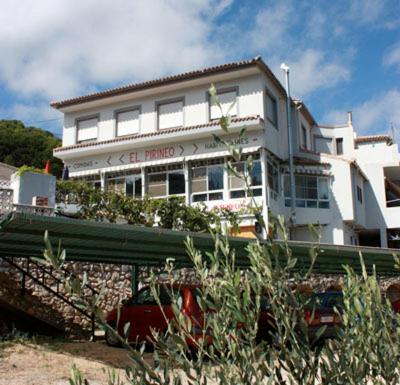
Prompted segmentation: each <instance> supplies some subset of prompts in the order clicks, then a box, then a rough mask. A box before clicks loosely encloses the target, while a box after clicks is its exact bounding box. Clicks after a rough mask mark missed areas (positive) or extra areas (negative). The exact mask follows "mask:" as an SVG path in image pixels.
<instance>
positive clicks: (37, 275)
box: [0, 257, 98, 338]
mask: <svg viewBox="0 0 400 385" xmlns="http://www.w3.org/2000/svg"><path fill="white" fill-rule="evenodd" d="M2 259H3V260H4V261H5V262H6V263H7V264H8V265H9V266H10V267H11V268H14V269H16V270H17V271H18V272H19V273H20V275H21V281H20V283H17V282H16V281H14V280H12V279H10V278H9V279H8V285H4V284H2V281H0V305H1V303H2V302H3V303H4V302H6V303H8V305H10V306H14V307H15V306H16V305H19V306H17V308H18V309H19V310H21V311H24V309H26V307H27V306H26V304H25V305H23V306H21V302H26V300H27V301H28V302H29V301H30V300H31V301H33V302H35V303H37V302H38V301H39V302H41V303H42V305H43V306H45V307H47V308H49V307H50V309H51V311H50V312H49V311H48V309H47V311H45V312H44V313H43V311H41V312H39V313H40V314H39V315H38V317H39V319H41V321H44V322H50V324H52V326H54V327H56V328H58V329H60V327H62V328H63V329H64V330H65V328H66V327H67V325H65V317H64V316H63V315H62V314H61V312H60V311H57V310H55V309H54V306H49V305H48V304H45V303H43V302H44V301H43V300H41V299H40V298H39V296H37V295H36V296H33V295H32V293H31V292H30V290H28V289H27V281H28V280H30V287H32V285H35V286H38V287H40V288H41V289H42V290H45V291H46V292H47V293H49V294H50V295H51V296H52V297H54V298H55V299H57V300H58V301H61V302H62V303H64V304H67V305H68V306H69V307H71V308H73V309H75V310H76V311H77V312H78V313H79V314H81V315H82V316H83V317H85V318H86V319H87V320H88V321H89V322H90V325H91V334H92V338H94V332H95V318H94V314H91V313H89V312H88V311H87V310H86V309H83V308H81V307H80V306H78V305H77V304H76V303H75V301H74V300H73V298H71V295H70V294H69V293H68V292H67V291H66V290H65V287H64V282H65V279H66V278H67V277H74V275H73V274H71V273H70V272H69V271H68V270H66V269H63V270H62V272H61V277H62V275H63V278H64V279H61V277H60V273H59V272H55V271H54V270H53V269H52V268H51V267H47V266H44V265H42V264H40V263H38V262H36V261H34V260H32V259H31V258H25V259H21V258H14V257H2ZM0 274H1V276H3V281H4V280H5V278H4V275H7V274H6V273H0ZM10 281H11V282H10ZM3 286H5V287H3ZM10 286H11V287H12V288H13V290H12V292H11V293H10V290H9V289H10ZM18 286H20V291H19V295H18V296H16V295H15V294H16V290H15V288H16V287H18ZM7 287H8V288H9V289H8V290H7ZM2 292H4V293H3V294H2ZM7 294H11V296H10V295H7ZM84 294H85V295H87V296H94V295H98V292H97V290H95V289H94V288H93V287H91V286H89V285H86V287H85V290H84ZM13 296H15V298H14V299H13V298H12V297H13ZM9 297H11V298H9ZM17 297H21V298H23V299H25V300H24V301H21V298H17ZM16 302H18V304H16ZM35 307H36V305H35V306H31V307H30V310H29V313H33V309H34V308H35ZM28 308H29V306H28ZM42 310H43V309H42ZM49 313H51V314H49ZM31 315H33V314H31ZM60 315H61V318H62V321H63V322H60V320H59V319H58V318H60V317H59V316H60ZM49 316H50V317H49ZM53 316H54V317H53ZM43 317H45V318H46V319H45V320H44V319H43ZM49 318H55V319H54V320H51V319H50V320H49ZM63 324H64V325H63ZM70 327H71V328H72V329H76V328H77V327H78V328H81V326H78V325H70Z"/></svg>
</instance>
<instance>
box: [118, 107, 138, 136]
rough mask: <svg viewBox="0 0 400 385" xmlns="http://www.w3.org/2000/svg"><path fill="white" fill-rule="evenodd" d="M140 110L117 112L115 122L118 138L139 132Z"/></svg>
mask: <svg viewBox="0 0 400 385" xmlns="http://www.w3.org/2000/svg"><path fill="white" fill-rule="evenodd" d="M139 114H140V110H139V108H133V109H130V110H123V111H117V112H116V114H115V120H116V125H117V136H124V135H132V134H137V133H138V132H139Z"/></svg>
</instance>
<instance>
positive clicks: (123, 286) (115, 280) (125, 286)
mask: <svg viewBox="0 0 400 385" xmlns="http://www.w3.org/2000/svg"><path fill="white" fill-rule="evenodd" d="M16 260H18V259H16ZM18 261H19V263H25V262H26V260H25V259H19V260H18ZM66 267H67V270H68V271H69V272H72V273H73V274H75V275H77V276H79V277H82V276H83V274H84V273H86V275H87V278H88V282H89V285H90V286H91V287H93V288H94V289H96V290H97V291H101V290H102V289H103V291H102V293H103V297H102V301H101V303H100V306H101V308H102V309H103V310H104V312H108V311H110V310H112V309H113V308H115V307H116V305H117V304H118V303H119V302H120V301H121V300H122V299H124V298H127V297H130V296H131V276H132V274H131V267H130V266H128V265H112V264H99V263H95V264H92V263H83V262H74V263H67V264H66ZM0 271H6V272H7V273H8V274H9V275H10V276H11V277H12V278H13V279H14V280H15V281H17V282H21V273H20V272H19V271H18V270H16V269H15V268H12V267H10V265H9V264H8V263H6V262H5V261H4V260H3V259H2V258H0ZM31 271H32V270H31ZM149 272H150V270H149V269H148V268H145V267H143V268H140V269H139V288H140V287H142V286H143V285H145V284H146V283H148V281H149ZM157 274H159V281H164V280H165V278H166V276H164V275H163V274H162V270H161V269H159V270H157ZM174 278H175V279H176V280H178V281H183V280H184V281H185V282H191V283H196V281H197V279H196V275H195V273H194V271H193V269H181V270H179V271H176V276H175V277H174ZM343 280H344V276H338V275H323V274H319V275H313V276H312V278H311V279H310V280H309V281H308V282H304V285H309V286H311V287H312V289H313V291H315V292H320V291H324V290H327V289H329V288H331V287H334V286H338V285H340V283H341V282H343ZM394 282H400V279H399V278H384V279H381V280H380V285H381V288H382V289H383V290H384V291H385V290H386V289H387V287H388V286H389V285H390V284H391V283H394ZM49 284H50V285H51V282H50V283H49ZM26 288H27V289H28V290H29V292H30V293H31V294H32V295H34V296H36V297H39V298H40V299H41V300H42V302H43V303H45V304H47V305H50V306H52V307H53V308H54V309H55V310H57V311H58V312H60V313H61V314H63V315H64V316H65V319H66V321H67V322H73V323H75V324H79V325H82V326H85V327H89V326H90V321H89V320H88V319H87V318H86V317H85V316H84V315H82V314H81V313H79V312H78V311H77V310H75V309H73V308H72V307H71V306H70V305H68V304H66V303H65V302H63V301H61V300H60V299H58V298H57V297H55V296H54V295H53V294H51V293H50V292H48V291H47V290H45V289H44V288H43V287H41V286H40V285H38V284H36V283H35V282H33V281H31V280H30V279H27V280H26Z"/></svg>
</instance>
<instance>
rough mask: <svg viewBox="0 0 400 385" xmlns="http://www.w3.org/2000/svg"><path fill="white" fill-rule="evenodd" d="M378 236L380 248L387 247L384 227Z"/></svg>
mask: <svg viewBox="0 0 400 385" xmlns="http://www.w3.org/2000/svg"><path fill="white" fill-rule="evenodd" d="M380 236H381V247H388V240H387V229H386V227H383V228H381V229H380Z"/></svg>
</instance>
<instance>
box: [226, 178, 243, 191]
mask: <svg viewBox="0 0 400 385" xmlns="http://www.w3.org/2000/svg"><path fill="white" fill-rule="evenodd" d="M244 187H245V183H244V180H243V179H242V178H239V177H237V176H232V175H231V176H229V188H230V189H235V188H244Z"/></svg>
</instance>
